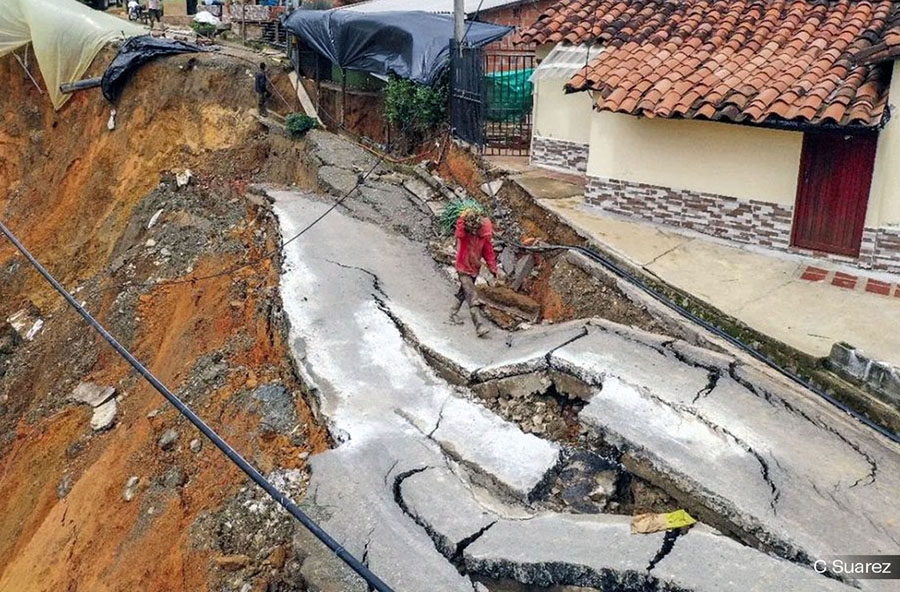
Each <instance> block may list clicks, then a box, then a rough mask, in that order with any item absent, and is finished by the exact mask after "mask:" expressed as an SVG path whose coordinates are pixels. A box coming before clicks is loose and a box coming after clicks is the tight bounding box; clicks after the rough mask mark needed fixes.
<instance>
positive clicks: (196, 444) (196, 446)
mask: <svg viewBox="0 0 900 592" xmlns="http://www.w3.org/2000/svg"><path fill="white" fill-rule="evenodd" d="M190 447H191V452H193V453H194V454H196V453H198V452H200V449H201V448H203V442H201V441H200V440H199V439H197V438H194V439H193V440H191V444H190Z"/></svg>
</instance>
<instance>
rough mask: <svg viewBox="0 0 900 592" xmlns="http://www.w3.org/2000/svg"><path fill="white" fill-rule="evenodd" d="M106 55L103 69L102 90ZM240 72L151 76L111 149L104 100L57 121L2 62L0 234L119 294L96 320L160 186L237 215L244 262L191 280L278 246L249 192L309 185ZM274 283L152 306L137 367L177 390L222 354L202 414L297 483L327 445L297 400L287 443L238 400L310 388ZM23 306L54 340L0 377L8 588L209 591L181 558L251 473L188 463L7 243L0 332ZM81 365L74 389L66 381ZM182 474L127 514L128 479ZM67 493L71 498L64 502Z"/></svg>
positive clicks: (218, 286) (207, 559)
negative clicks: (95, 392) (181, 180)
mask: <svg viewBox="0 0 900 592" xmlns="http://www.w3.org/2000/svg"><path fill="white" fill-rule="evenodd" d="M110 55H111V54H109V53H107V52H104V53H103V54H101V56H100V57H98V60H97V63H95V65H94V67H93V69H92V70H93V72H94V73H97V72H99V71H101V70H102V67H103V65H105V63H106V61H108V60H109V58H110ZM247 68H248V66H247V64H244V63H241V62H236V61H234V60H231V59H229V58H227V57H224V56H213V55H210V56H206V55H204V56H179V57H176V58H169V59H164V60H160V61H158V62H155V63H153V64H150V65H148V66H146V67H145V68H144V69H143V70H141V71H140V72H139V74H138V75H137V76H136V78H135V79H133V80H132V81H131V83H130V84H129V86H128V87H127V89H126V91H125V93H124V94H123V96H122V98H121V100H120V102H119V105H118V111H119V113H118V121H117V126H116V129H115V130H114V131H112V132H110V131H108V130H107V127H106V125H107V119H108V117H109V105H108V104H107V103H106V102H105V101H104V100H103V99H102V97H101V95H100V92H99V90H96V89H95V90H90V91H85V92H81V93H77V94H76V95H75V96H74V97H73V98H72V99H71V100H70V101H69V103H68V104H67V105H66V106H65V107H64V108H63V109H62V110H61V111H60V112H58V113H55V112H54V111H53V110H52V108H51V107H50V105H49V101H48V100H47V98H46V96H41V95H39V94H38V93H37V91H36V90H35V89H34V87H33V86H32V84H31V82H30V81H29V80H28V79H27V78H26V77H25V75H24V73H23V72H22V71H21V69H20V68H19V66H18V65H17V64H16V63H15V62H14V61H13V60H12V59H11V56H7V58H5V59H2V60H0V84H2V85H3V87H4V92H3V93H2V96H0V103H2V104H3V105H2V106H3V108H2V111H0V112H2V114H3V115H2V118H0V217H2V220H3V221H4V222H5V223H6V224H7V225H8V226H10V227H11V228H12V229H13V231H14V232H16V233H17V234H18V235H19V238H20V239H21V240H22V241H23V242H24V243H25V244H26V245H27V246H28V247H29V248H30V249H31V250H32V251H33V253H35V254H36V255H37V256H38V258H39V259H41V260H42V262H43V263H44V264H45V265H46V266H47V267H48V269H50V270H51V272H53V273H54V274H56V275H57V277H58V278H59V279H60V280H61V281H62V282H63V283H64V285H66V286H67V287H69V288H74V287H75V286H76V285H80V283H79V282H80V281H81V280H82V279H84V278H89V277H97V278H99V279H98V280H97V281H98V285H99V286H101V287H102V288H104V289H107V288H111V289H110V290H109V291H107V292H104V293H102V295H101V296H98V297H95V298H93V299H91V300H89V304H88V307H89V308H90V309H91V310H92V311H93V312H95V313H96V316H97V317H98V319H99V320H100V321H101V322H107V321H108V320H109V319H110V318H111V315H112V314H113V313H114V312H115V310H116V309H117V307H118V306H119V304H117V301H116V297H117V295H118V290H116V289H115V286H116V282H115V281H113V280H112V279H111V278H108V277H105V275H104V274H106V273H107V272H106V270H107V268H108V266H109V265H110V259H111V257H112V255H113V252H114V250H115V249H116V248H117V245H119V247H121V246H122V243H128V242H129V241H132V242H133V240H134V237H129V236H126V235H125V231H126V228H127V227H128V224H129V220H130V218H131V217H132V216H133V215H134V212H135V209H136V207H137V206H138V204H139V203H140V202H141V200H142V199H143V198H144V196H145V195H147V194H148V192H150V191H151V190H154V189H155V188H156V187H157V186H158V184H159V183H160V178H161V177H160V175H161V173H162V172H164V171H169V170H181V169H184V168H190V169H191V170H192V171H193V172H194V175H195V178H197V179H199V181H198V182H199V183H201V184H203V186H204V188H206V189H207V190H208V192H210V193H213V194H215V193H216V192H220V193H221V195H222V197H221V199H223V200H234V206H233V208H235V209H237V210H238V211H239V214H240V212H243V214H241V215H240V217H241V218H243V221H244V223H243V224H238V225H237V226H236V227H235V228H234V229H233V230H232V231H231V232H232V236H231V238H232V239H234V240H236V241H238V242H239V243H242V244H244V245H245V246H246V249H245V251H244V252H234V253H232V252H228V253H200V254H199V257H198V258H197V260H196V265H195V269H194V271H193V275H194V276H200V275H204V274H208V273H214V272H217V271H220V270H222V269H224V268H227V267H228V266H230V265H233V264H235V263H239V262H242V261H245V260H246V259H247V257H249V256H252V255H253V254H254V253H259V252H262V249H265V248H271V247H273V246H274V245H275V241H276V240H277V236H278V233H277V228H275V227H274V222H273V221H272V219H271V218H268V219H265V220H264V222H263V223H262V224H257V225H255V226H252V225H251V224H250V223H251V222H252V221H254V220H257V219H259V212H260V206H259V205H254V204H251V203H250V202H248V201H247V200H246V198H245V197H244V195H243V192H242V190H243V188H245V187H246V186H247V184H248V183H249V182H251V181H273V182H280V183H286V182H297V183H302V182H304V179H303V178H302V176H301V174H300V173H299V172H298V171H300V170H301V169H302V166H301V164H300V162H299V161H300V160H301V147H300V145H299V144H296V143H292V142H288V141H287V140H285V139H282V138H272V137H269V136H267V135H266V134H265V133H264V132H262V131H261V129H260V126H259V124H258V123H257V122H256V121H255V120H254V119H253V117H252V115H251V113H250V108H251V106H253V104H254V100H255V97H254V96H253V92H252V85H251V82H252V81H251V79H250V77H249V76H248V75H247ZM260 226H262V227H264V228H265V229H266V231H267V237H268V238H267V239H266V240H265V241H264V243H263V244H262V245H260V244H258V242H259V241H258V240H257V243H256V244H254V232H255V230H254V229H255V228H260ZM141 227H142V228H143V227H144V223H143V222H142V226H141ZM256 238H257V239H258V236H257V237H256ZM126 246H127V245H126ZM151 271H152V270H148V271H146V273H145V272H144V271H142V270H140V269H139V272H138V276H137V277H136V278H135V279H137V280H148V279H149V277H150V275H151ZM142 274H143V277H142ZM277 282H278V269H277V264H276V263H273V262H266V263H265V264H262V265H259V266H256V267H254V268H250V269H245V270H242V271H241V272H240V273H237V274H235V276H234V277H231V276H225V277H220V278H217V279H215V280H211V281H206V282H202V283H199V284H197V285H191V284H184V285H178V286H160V287H155V288H153V289H150V290H146V291H145V292H144V293H143V294H142V295H141V296H140V299H139V300H138V301H137V306H136V309H135V313H134V315H135V325H134V326H135V330H134V334H133V336H132V337H131V339H130V340H129V345H130V347H131V348H132V350H133V353H135V355H136V356H137V357H138V358H139V359H141V360H142V361H144V362H145V364H146V365H147V366H148V367H149V368H150V369H151V371H153V372H154V373H155V374H156V375H157V376H158V377H159V378H160V379H161V380H162V381H163V382H164V383H166V384H167V385H168V386H169V387H170V388H172V390H174V391H176V392H178V390H179V389H180V388H181V387H183V386H184V385H185V383H186V381H187V379H188V377H189V375H190V373H191V370H192V368H194V367H195V365H196V364H197V362H198V359H200V358H201V357H202V356H204V355H206V354H209V353H211V352H216V351H225V352H226V353H225V354H224V355H225V358H226V359H225V362H226V364H227V368H228V371H227V372H226V373H225V377H224V381H223V385H222V386H219V385H216V386H215V387H214V388H211V389H210V392H208V393H205V394H204V396H203V397H199V398H198V399H197V407H196V409H195V410H196V411H197V412H198V413H199V414H200V415H201V417H204V418H205V419H206V420H207V421H208V423H210V425H211V426H212V427H213V428H214V429H216V430H218V431H219V432H220V434H222V435H223V436H224V437H225V438H226V439H227V440H229V442H230V443H231V444H232V445H234V446H235V447H236V448H237V449H238V450H239V451H240V452H241V453H242V454H244V456H245V458H248V459H249V460H250V461H251V462H253V463H256V464H257V466H258V468H260V469H262V470H263V471H268V470H272V469H274V468H303V465H304V461H303V460H301V458H302V455H301V452H304V451H306V452H317V451H321V450H324V449H326V448H327V447H328V446H329V442H328V439H327V435H326V433H325V431H324V430H323V429H322V428H320V427H318V426H317V425H315V423H314V421H313V419H312V416H311V412H310V410H309V408H308V407H307V406H306V404H305V403H304V402H303V400H302V398H300V397H298V398H297V416H298V418H299V422H300V423H301V424H305V428H304V430H302V432H301V433H302V434H303V435H304V437H303V439H302V441H299V442H298V440H297V439H292V440H289V439H288V438H287V437H286V436H283V435H278V436H262V435H260V434H259V429H258V426H259V418H258V417H257V416H255V414H253V413H251V412H250V411H248V410H247V409H245V408H243V407H242V406H241V404H240V403H239V401H240V400H241V399H240V398H236V397H235V396H234V394H235V393H236V392H239V391H249V390H252V389H253V388H254V387H255V386H256V385H258V384H264V383H266V382H279V383H281V384H283V385H284V386H285V388H287V389H288V390H289V391H294V392H299V391H300V390H301V389H302V385H300V384H299V383H298V381H297V379H296V378H295V376H294V374H293V372H292V369H291V365H290V362H289V360H288V357H287V353H286V348H285V343H284V337H283V333H282V327H281V326H280V325H279V323H278V321H277V315H272V314H270V311H271V310H273V308H275V309H277V308H278V307H279V306H280V303H278V302H277V299H278V291H277ZM236 286H239V287H240V288H241V291H240V292H239V293H237V294H236V292H235V289H236ZM29 302H31V303H33V304H34V305H35V306H36V307H37V308H38V309H39V310H40V311H41V314H42V317H43V318H44V319H45V323H46V324H45V326H44V329H43V330H42V331H41V332H40V333H39V334H38V336H37V337H36V338H35V340H34V341H33V342H27V343H24V344H22V345H20V346H19V347H18V348H17V350H16V352H15V354H14V356H15V357H14V359H13V362H14V364H16V368H15V371H14V372H13V371H10V372H8V373H7V374H6V376H5V377H0V387H2V388H0V590H3V591H6V590H10V591H16V592H30V591H38V590H48V591H49V590H53V591H74V590H85V591H91V592H101V591H107V590H109V591H112V590H122V591H125V590H128V591H134V590H148V591H155V590H160V591H162V590H166V591H169V590H172V591H174V590H206V589H208V588H212V587H213V585H214V584H213V582H214V581H215V580H214V578H215V577H219V576H217V575H216V573H214V572H215V570H214V568H212V567H211V557H212V555H213V554H214V553H215V551H210V550H208V549H207V550H204V549H203V548H202V547H198V546H197V545H195V544H193V543H192V541H191V540H190V536H191V535H190V532H191V525H192V523H194V521H195V520H196V519H197V517H198V516H200V515H201V514H202V513H204V512H214V511H216V509H217V508H219V507H221V506H222V504H223V502H224V501H225V500H226V499H228V498H229V497H230V496H232V495H234V494H235V492H236V491H237V490H238V488H239V487H241V486H242V485H243V484H245V483H246V480H245V479H244V478H243V475H242V474H241V473H240V472H239V471H238V469H236V468H235V467H234V466H233V465H232V464H231V463H230V462H228V461H227V459H226V458H225V457H224V456H223V455H222V454H221V453H220V452H219V451H218V450H216V449H215V448H214V447H213V446H212V445H211V444H210V443H209V442H204V446H203V448H202V450H201V451H200V452H199V453H194V452H192V451H191V450H189V447H188V442H189V441H190V440H191V439H193V438H198V437H201V436H199V432H198V431H197V430H196V429H194V428H193V427H191V426H189V425H187V424H186V423H185V422H184V421H180V420H177V417H176V416H177V413H176V412H175V411H174V410H173V409H171V408H170V407H169V406H167V405H165V404H164V401H163V399H162V397H161V396H160V395H159V394H157V393H156V392H155V391H154V390H153V389H152V388H151V387H149V385H147V384H146V383H145V382H144V381H142V380H137V379H135V373H134V372H133V371H132V370H131V369H130V367H128V366H127V364H126V363H125V362H124V361H123V360H121V359H120V358H119V357H118V356H117V355H116V354H115V353H114V352H113V351H112V350H111V349H110V348H109V347H108V346H107V345H106V344H105V343H104V342H102V341H101V340H100V339H99V338H98V337H96V336H93V335H91V334H90V330H89V329H88V328H87V326H86V324H84V323H83V321H81V319H80V318H78V317H77V315H75V313H74V312H73V311H71V310H70V309H68V308H66V307H65V306H64V305H63V304H62V301H61V298H60V297H59V296H58V295H57V294H56V293H55V292H53V291H52V289H51V288H50V287H49V286H48V285H47V284H45V283H44V282H43V281H42V280H41V279H40V278H39V277H38V276H37V274H36V273H35V272H33V271H32V270H31V269H30V268H29V267H28V266H27V265H26V264H25V263H24V260H23V259H22V258H21V257H19V256H17V255H15V253H14V252H13V250H12V248H11V246H10V245H9V244H8V243H7V242H6V241H5V240H4V239H0V325H2V323H3V320H4V319H6V318H7V316H9V315H10V314H11V313H13V312H15V311H16V310H19V309H20V308H22V307H23V306H25V305H26V304H27V303H29ZM137 319H139V321H137ZM85 360H87V363H86V365H87V368H86V371H85V372H84V373H82V374H80V375H77V376H70V374H71V369H72V368H73V367H80V366H79V364H83V365H84V364H85ZM68 379H74V380H76V381H91V382H95V383H97V384H102V385H115V386H116V387H117V389H118V395H119V396H120V400H119V409H118V414H117V422H116V425H115V427H114V428H113V429H111V430H109V431H106V432H101V433H92V432H91V428H90V416H91V412H90V410H89V409H88V408H87V407H86V406H84V405H74V404H72V403H68V402H66V400H65V398H66V396H67V394H68V392H70V388H71V387H70V384H71V381H70V380H69V381H67V380H68ZM4 383H5V384H4ZM157 409H160V412H159V413H158V414H155V415H154V414H152V413H151V412H153V411H154V410H157ZM148 414H150V415H152V417H148ZM170 427H176V429H177V430H178V431H179V434H180V438H179V441H178V445H177V447H176V448H175V449H174V450H172V451H169V452H165V451H163V450H161V449H160V448H159V446H157V443H156V442H157V439H158V438H159V436H160V434H161V433H162V432H163V431H165V430H166V429H168V428H170ZM174 465H177V466H179V467H181V468H182V469H183V470H184V473H185V475H186V477H187V481H186V483H185V484H184V485H183V487H177V488H173V492H174V493H173V494H171V495H168V496H164V497H161V498H160V499H159V502H158V505H157V506H156V507H152V512H149V513H148V509H150V508H148V507H146V504H142V503H140V500H139V499H135V500H134V501H132V502H126V501H124V499H123V488H124V484H125V482H126V481H127V480H128V478H129V477H130V476H131V475H138V476H141V480H142V487H144V486H145V484H146V483H147V482H148V479H150V478H152V477H154V476H158V475H161V474H163V473H164V472H165V471H166V469H167V468H169V467H171V466H174ZM64 481H68V483H69V484H70V487H71V489H70V490H69V491H68V493H66V494H65V495H64V497H62V498H60V497H59V494H58V491H57V489H58V486H60V484H61V482H64ZM138 496H139V497H140V493H139V494H138Z"/></svg>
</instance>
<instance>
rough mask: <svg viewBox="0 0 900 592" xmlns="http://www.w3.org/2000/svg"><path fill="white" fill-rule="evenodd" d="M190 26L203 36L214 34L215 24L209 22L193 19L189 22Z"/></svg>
mask: <svg viewBox="0 0 900 592" xmlns="http://www.w3.org/2000/svg"><path fill="white" fill-rule="evenodd" d="M191 28H192V29H193V30H194V32H195V33H197V35H201V36H203V37H213V36H215V34H216V26H215V25H211V24H209V23H198V22H197V21H194V22H192V23H191Z"/></svg>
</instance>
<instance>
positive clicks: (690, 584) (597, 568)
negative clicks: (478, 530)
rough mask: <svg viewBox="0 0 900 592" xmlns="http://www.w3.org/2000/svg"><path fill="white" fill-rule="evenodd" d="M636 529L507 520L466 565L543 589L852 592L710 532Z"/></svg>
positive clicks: (581, 518) (616, 521) (577, 520)
mask: <svg viewBox="0 0 900 592" xmlns="http://www.w3.org/2000/svg"><path fill="white" fill-rule="evenodd" d="M630 523H631V519H630V518H629V517H628V516H612V515H590V516H588V515H563V514H556V515H542V516H537V517H535V518H532V519H531V520H521V521H510V520H501V521H498V522H497V523H496V524H494V525H493V526H492V527H491V528H490V529H488V530H487V531H486V532H485V533H484V534H483V535H482V536H481V537H480V538H479V539H478V540H476V541H475V542H473V543H472V544H471V545H470V546H469V547H467V548H466V550H465V552H464V557H465V564H466V567H467V568H468V569H469V570H470V572H472V573H477V574H483V575H487V576H489V577H493V578H513V579H516V580H518V581H521V582H525V583H529V584H533V585H536V586H544V587H547V586H553V585H569V586H590V587H594V588H597V589H599V590H623V589H628V590H691V591H693V592H771V591H772V590H791V592H832V591H833V592H838V591H842V590H843V591H846V592H849V591H850V590H852V589H853V588H851V587H850V586H847V585H846V584H843V583H840V582H837V581H835V580H829V579H827V578H825V577H823V576H821V575H819V574H817V573H815V572H814V571H813V570H812V569H809V568H804V567H800V566H798V565H796V564H793V563H790V562H788V561H785V560H782V559H777V558H774V557H770V556H768V555H766V554H765V553H761V552H759V551H757V550H755V549H752V548H750V547H745V546H743V545H740V544H739V543H736V542H734V541H733V540H731V539H729V538H727V537H723V536H722V535H720V534H719V533H717V532H716V531H714V530H713V529H710V528H708V527H704V526H699V527H695V528H692V529H690V530H688V531H687V532H686V533H684V534H680V535H674V534H672V533H669V534H663V533H655V534H649V535H645V534H638V535H635V534H631V532H630ZM667 538H669V539H670V542H669V543H667V542H666V539H667ZM561 541H565V544H560V542H561Z"/></svg>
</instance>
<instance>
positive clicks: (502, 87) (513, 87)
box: [482, 51, 534, 156]
mask: <svg viewBox="0 0 900 592" xmlns="http://www.w3.org/2000/svg"><path fill="white" fill-rule="evenodd" d="M533 70H534V54H533V53H516V52H509V51H507V52H498V53H491V52H486V53H485V54H484V93H483V95H482V96H483V97H484V152H485V154H499V155H507V156H526V155H528V153H529V149H530V147H531V119H532V104H533V95H534V93H533V87H532V84H531V73H532V72H533Z"/></svg>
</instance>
